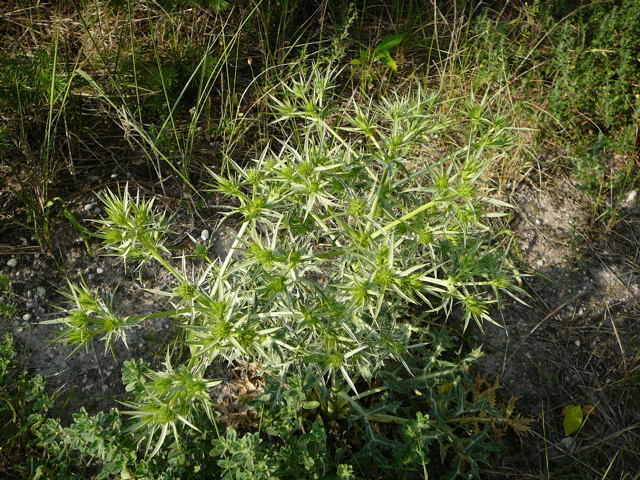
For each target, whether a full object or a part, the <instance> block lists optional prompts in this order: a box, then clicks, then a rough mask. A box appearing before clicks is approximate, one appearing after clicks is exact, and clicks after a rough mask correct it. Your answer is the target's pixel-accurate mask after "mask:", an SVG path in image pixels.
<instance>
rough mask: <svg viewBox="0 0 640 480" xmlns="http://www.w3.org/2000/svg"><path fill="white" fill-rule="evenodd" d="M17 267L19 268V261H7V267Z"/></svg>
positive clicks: (12, 259) (11, 259)
mask: <svg viewBox="0 0 640 480" xmlns="http://www.w3.org/2000/svg"><path fill="white" fill-rule="evenodd" d="M17 266H18V260H16V259H15V258H10V259H9V260H7V267H10V268H15V267H17Z"/></svg>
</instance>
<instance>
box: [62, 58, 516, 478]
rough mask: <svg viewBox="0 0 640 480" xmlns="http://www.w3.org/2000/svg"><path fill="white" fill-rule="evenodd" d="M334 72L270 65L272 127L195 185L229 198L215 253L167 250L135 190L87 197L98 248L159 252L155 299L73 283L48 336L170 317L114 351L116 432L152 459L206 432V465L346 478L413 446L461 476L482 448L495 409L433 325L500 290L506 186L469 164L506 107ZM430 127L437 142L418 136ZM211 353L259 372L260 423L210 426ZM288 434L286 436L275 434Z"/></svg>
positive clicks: (189, 445) (459, 318)
mask: <svg viewBox="0 0 640 480" xmlns="http://www.w3.org/2000/svg"><path fill="white" fill-rule="evenodd" d="M340 73H341V68H340V67H338V66H337V65H336V63H335V62H332V61H329V60H320V61H316V62H313V63H311V64H309V65H308V66H303V67H302V68H301V69H300V70H299V71H296V72H294V73H293V74H292V75H291V77H290V78H283V79H282V83H281V86H280V88H279V89H278V90H277V91H275V92H274V93H273V94H272V95H271V96H270V97H269V100H268V104H269V106H270V107H271V110H272V115H273V117H272V118H273V125H275V127H274V129H273V132H274V136H273V138H272V140H271V141H270V142H269V143H268V144H267V145H266V147H265V148H264V149H263V150H262V151H261V152H260V153H259V154H258V155H257V158H256V159H255V160H253V161H250V162H248V163H247V164H240V163H237V162H235V161H233V160H232V159H230V158H225V162H224V167H223V171H222V172H220V173H214V172H211V175H212V180H213V183H212V191H213V192H215V193H217V194H219V195H222V196H224V197H226V198H227V202H226V205H225V206H224V208H225V210H226V213H225V215H224V218H223V220H222V221H221V224H222V223H227V224H230V225H232V226H234V227H235V228H237V231H236V234H235V241H234V243H233V245H232V247H231V249H230V250H229V251H228V253H227V254H226V256H225V257H224V258H222V259H220V261H218V260H217V259H208V258H207V259H206V261H205V263H206V265H205V266H204V267H202V269H201V270H198V267H196V266H195V265H194V266H193V267H187V266H186V262H184V263H183V264H182V267H181V268H177V267H175V266H174V265H173V261H172V259H171V258H170V250H169V249H168V248H167V247H166V243H167V241H168V240H167V239H168V237H167V235H168V233H169V231H170V228H171V221H170V219H169V218H167V217H166V215H164V214H162V213H158V212H157V210H156V208H155V207H154V202H153V200H150V199H144V198H142V197H140V196H139V195H136V196H135V197H133V196H131V195H130V194H129V192H128V190H124V191H122V192H118V193H113V192H106V193H105V194H103V195H102V196H101V197H100V198H101V200H102V202H103V204H104V206H105V211H106V216H105V218H104V219H103V220H102V221H101V225H100V229H99V233H98V235H99V236H100V237H101V238H102V239H103V243H104V246H105V248H106V250H107V252H108V253H109V254H111V255H116V256H118V257H120V258H122V260H123V261H125V262H127V261H136V262H138V264H139V265H143V264H144V263H146V262H149V261H156V262H159V263H160V264H161V265H162V266H164V267H165V268H166V269H167V270H168V271H169V273H170V274H171V275H172V276H173V278H174V286H173V287H172V289H169V290H167V291H162V292H157V293H158V294H159V295H164V296H167V297H169V299H170V300H171V302H172V304H173V309H172V310H170V311H166V312H158V313H156V314H152V315H147V316H145V315H139V316H135V315H134V316H128V317H122V316H119V315H118V314H117V313H116V312H117V309H116V308H113V307H111V306H110V305H111V302H110V301H103V300H101V299H98V298H96V297H95V295H93V293H92V292H91V290H90V288H89V287H88V286H86V285H74V284H71V290H70V293H69V294H68V299H69V301H70V306H69V308H68V310H67V316H66V317H64V318H61V319H59V320H56V321H55V322H56V323H60V324H62V325H64V327H65V329H64V330H63V331H62V332H61V336H60V340H61V341H63V342H66V343H67V344H69V345H72V346H75V347H79V346H82V345H87V344H88V342H90V341H92V340H93V339H94V338H100V339H101V340H102V341H104V342H105V347H106V348H109V347H111V346H112V344H113V342H114V341H117V340H118V339H121V340H123V341H125V342H126V332H127V329H129V328H132V327H135V325H136V324H137V323H139V322H141V321H143V320H145V319H152V318H156V317H159V316H172V317H173V318H175V320H176V321H177V322H179V323H180V325H181V326H182V331H183V332H184V335H183V337H182V338H181V339H180V340H181V342H182V345H183V349H182V352H180V353H179V354H176V356H175V358H167V361H166V363H165V367H166V368H165V370H164V371H152V370H149V369H148V367H146V366H144V365H143V364H139V363H132V364H130V365H129V367H128V369H127V371H126V372H125V380H126V383H127V390H129V391H130V392H132V395H133V398H132V400H130V401H129V402H127V405H128V407H129V409H130V410H128V411H127V412H125V413H127V414H128V415H129V416H130V418H131V420H130V421H127V422H125V423H123V426H124V425H125V424H126V425H128V426H127V427H126V430H125V433H126V432H129V433H130V434H131V435H130V436H129V437H126V438H128V439H129V440H127V441H130V440H131V439H135V441H134V443H137V442H141V443H142V445H141V446H142V447H143V451H144V452H146V454H148V455H150V456H151V458H152V459H153V458H155V457H154V455H156V456H157V455H160V457H162V458H166V459H168V458H170V457H171V456H172V455H174V454H175V455H178V452H189V451H191V450H192V449H193V448H194V445H200V442H201V441H205V439H209V440H210V441H211V442H213V443H212V445H213V452H214V453H212V454H213V455H214V456H218V457H221V458H220V460H218V461H217V464H218V466H219V467H220V468H221V470H222V471H223V472H224V476H223V478H302V477H301V473H300V472H302V471H307V472H308V477H305V478H334V477H335V476H336V475H342V477H341V478H350V477H349V475H351V474H350V473H349V472H350V467H349V466H348V465H351V466H352V467H354V468H356V470H357V471H358V472H359V473H358V475H363V476H364V477H366V478H374V477H376V476H379V475H381V476H383V477H387V476H390V477H392V478H393V477H394V475H395V473H396V472H397V470H398V468H400V469H401V470H403V471H408V470H412V469H415V468H424V469H426V468H427V463H429V464H433V465H432V466H430V467H429V468H433V469H434V471H438V472H440V474H441V475H443V477H442V478H445V477H444V475H448V477H449V478H455V477H457V476H468V475H477V473H478V463H479V462H481V461H483V460H484V459H485V458H486V454H487V453H488V452H489V451H491V447H490V445H489V444H488V443H487V441H486V438H485V437H486V432H487V429H488V428H489V427H490V425H491V424H492V422H493V423H495V422H498V419H499V418H500V413H499V411H498V410H497V409H492V408H490V406H489V405H488V404H486V402H484V400H482V399H478V398H473V395H472V394H471V393H470V392H471V390H472V388H471V386H470V385H472V383H473V382H471V381H470V380H469V378H468V374H467V373H466V372H467V370H468V365H469V363H470V362H471V361H472V359H473V356H472V357H464V358H462V359H460V360H455V358H456V354H455V352H456V350H457V349H458V347H456V345H455V342H453V341H452V340H451V339H450V338H449V337H448V336H447V333H446V332H447V330H448V329H454V330H459V331H463V330H465V329H466V328H467V326H468V324H469V323H470V322H472V323H475V324H477V325H478V326H480V327H481V326H482V323H483V322H484V321H491V319H490V317H489V308H490V306H491V305H492V304H493V303H495V302H496V301H497V300H498V299H499V296H500V295H501V294H502V293H507V294H510V295H512V293H511V292H512V291H514V290H516V288H515V287H513V286H512V285H511V274H510V273H509V272H510V268H509V263H508V260H507V259H506V257H505V254H504V252H503V251H502V250H500V248H498V247H497V246H496V241H497V240H498V239H499V238H500V237H501V236H503V235H504V234H505V232H501V231H496V225H495V217H500V216H501V215H503V213H501V210H502V209H503V208H504V207H506V206H507V205H506V204H504V203H502V202H499V201H497V200H493V199H491V197H489V196H488V193H489V191H488V189H487V187H486V185H485V183H484V181H483V175H484V172H485V170H486V169H487V167H488V166H490V165H491V164H492V162H493V161H495V160H496V159H497V158H499V157H500V156H501V155H503V154H505V152H506V151H507V149H508V147H509V145H510V142H511V135H510V128H509V127H508V124H507V118H508V117H507V116H505V113H506V112H491V111H490V107H491V105H490V102H489V100H488V98H487V97H484V98H483V99H481V100H478V99H475V98H473V97H471V98H468V99H466V100H464V101H457V102H455V101H448V100H444V99H442V98H440V96H439V93H438V92H435V91H434V92H428V91H427V90H426V89H425V88H424V87H423V86H422V85H420V84H417V85H415V87H414V88H413V89H412V91H411V92H408V93H400V92H397V93H395V94H393V95H391V96H390V97H388V98H383V99H379V100H375V99H373V98H368V97H364V98H361V97H356V96H355V95H354V96H352V97H350V98H341V97H340V96H338V94H337V90H336V86H337V85H338V80H337V77H338V75H340ZM437 138H444V139H445V143H446V148H447V154H446V155H442V156H440V157H438V156H434V155H435V152H436V151H437V150H431V149H429V148H428V146H429V144H430V143H431V142H435V141H436V139H437ZM443 321H446V322H449V327H441V326H438V327H436V326H434V322H443ZM475 355H476V354H474V356H475ZM220 360H226V361H227V362H229V363H233V362H237V361H242V362H243V363H246V362H249V363H250V364H251V365H253V367H252V368H254V369H255V371H256V374H259V375H261V376H264V377H265V378H266V382H267V383H266V386H265V395H266V397H261V399H259V400H257V402H258V405H259V406H254V407H253V408H257V409H258V410H259V412H260V417H259V418H256V420H255V426H256V428H257V429H258V430H256V431H249V432H247V433H245V434H244V435H238V434H237V433H234V430H228V431H227V433H226V434H224V435H222V434H220V435H218V433H217V432H218V428H219V427H218V423H219V421H218V420H217V418H216V417H217V416H218V413H217V411H216V405H215V401H214V399H213V397H212V391H213V388H214V387H215V386H216V385H217V384H218V383H220V382H219V381H216V380H212V379H209V378H208V372H209V371H210V368H209V367H210V366H211V365H212V364H213V363H214V362H218V361H220ZM173 364H175V366H174V365H173ZM393 372H395V373H393ZM274 386H277V388H275V387H274ZM408 386H410V389H409V390H407V388H409V387H408ZM411 392H414V393H415V392H420V393H419V395H421V398H422V399H424V400H421V401H413V400H412V399H411ZM265 399H266V400H265ZM420 412H423V413H420ZM480 416H482V417H483V418H484V420H479V418H480ZM467 417H468V419H467V420H466V421H462V420H461V419H462V418H467ZM101 418H102V417H101ZM99 420H100V419H96V420H93V421H94V422H95V421H99ZM100 421H101V420H100ZM380 429H383V430H384V433H381V432H380ZM213 432H216V434H215V438H214V436H213ZM265 435H266V437H265ZM328 438H330V439H331V442H327V439H328ZM416 442H418V443H416ZM294 445H295V446H296V447H297V448H300V449H302V450H301V452H302V453H301V454H299V455H297V454H296V453H295V452H294V450H295V449H292V450H291V451H289V450H287V448H292V447H293V446H294ZM337 445H339V448H337V447H336V446H337ZM403 445H404V446H403ZM303 447H304V448H303ZM74 448H78V446H74ZM95 448H97V447H95V446H94V447H91V449H90V450H91V452H94V451H95ZM195 448H196V450H198V451H201V449H200V447H199V446H198V447H195ZM437 451H439V453H438V454H436V453H435V452H437ZM172 452H173V453H172ZM304 452H307V453H306V454H305V453H304ZM94 454H95V453H92V455H94ZM181 454H182V453H181ZM434 455H435V458H439V460H435V459H434ZM98 456H101V458H104V454H103V455H98ZM149 461H151V462H154V460H149ZM167 461H168V460H167ZM112 463H113V462H112V461H110V462H109V464H112ZM121 463H122V462H120V463H117V465H118V466H117V468H121V467H120V464H121ZM187 463H188V462H187ZM114 468H115V467H114ZM122 468H124V467H122ZM127 468H133V467H129V466H127ZM425 471H426V470H425ZM339 472H341V473H339ZM447 472H448V474H447ZM136 478H137V477H136ZM167 478H169V477H167ZM171 478H173V477H171Z"/></svg>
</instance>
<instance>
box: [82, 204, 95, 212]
mask: <svg viewBox="0 0 640 480" xmlns="http://www.w3.org/2000/svg"><path fill="white" fill-rule="evenodd" d="M93 206H94V204H93V203H87V204H86V205H85V206H84V211H85V212H89V211H91V209H92V208H93Z"/></svg>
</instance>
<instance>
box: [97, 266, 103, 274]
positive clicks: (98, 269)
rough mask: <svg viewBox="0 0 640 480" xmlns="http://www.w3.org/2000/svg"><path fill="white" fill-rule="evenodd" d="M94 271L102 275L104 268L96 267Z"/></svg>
mask: <svg viewBox="0 0 640 480" xmlns="http://www.w3.org/2000/svg"><path fill="white" fill-rule="evenodd" d="M96 273H97V274H98V275H102V274H103V273H104V268H102V267H98V268H96Z"/></svg>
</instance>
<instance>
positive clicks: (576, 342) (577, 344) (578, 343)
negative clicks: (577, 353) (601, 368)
mask: <svg viewBox="0 0 640 480" xmlns="http://www.w3.org/2000/svg"><path fill="white" fill-rule="evenodd" d="M573 343H574V345H575V346H576V347H578V348H580V345H581V343H580V340H576V341H575V342H573Z"/></svg>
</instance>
